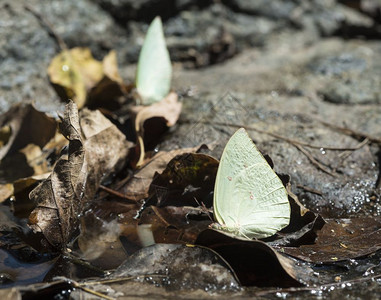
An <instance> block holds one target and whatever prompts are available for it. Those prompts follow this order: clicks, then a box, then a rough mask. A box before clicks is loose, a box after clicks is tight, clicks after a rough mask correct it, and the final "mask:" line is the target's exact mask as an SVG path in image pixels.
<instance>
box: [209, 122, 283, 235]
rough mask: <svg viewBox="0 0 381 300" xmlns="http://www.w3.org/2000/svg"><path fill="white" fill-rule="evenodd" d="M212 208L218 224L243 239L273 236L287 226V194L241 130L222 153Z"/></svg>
mask: <svg viewBox="0 0 381 300" xmlns="http://www.w3.org/2000/svg"><path fill="white" fill-rule="evenodd" d="M213 206H214V214H215V218H216V220H217V222H218V223H220V224H221V225H224V226H225V227H226V228H227V229H230V231H234V228H237V227H238V228H239V232H240V233H241V235H243V236H245V237H250V238H253V237H257V238H261V237H264V236H270V235H273V234H274V233H275V232H277V231H278V230H280V229H281V228H283V227H285V226H287V224H288V222H289V218H290V206H289V202H288V196H287V192H286V190H285V188H284V187H283V184H282V182H281V180H280V179H279V177H278V176H277V175H276V174H275V172H274V171H273V170H272V168H271V167H270V166H269V164H268V163H267V161H266V159H265V158H264V157H263V156H262V154H261V153H260V152H259V151H258V149H257V148H256V146H255V144H254V143H253V141H252V140H251V139H250V137H249V136H248V134H247V132H246V131H245V129H243V128H241V129H239V130H237V131H236V133H235V134H234V135H233V136H232V137H231V138H230V140H229V141H228V143H227V144H226V146H225V149H224V151H223V153H222V156H221V161H220V166H219V168H218V171H217V176H216V183H215V188H214V199H213Z"/></svg>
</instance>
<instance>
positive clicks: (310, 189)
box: [296, 184, 323, 196]
mask: <svg viewBox="0 0 381 300" xmlns="http://www.w3.org/2000/svg"><path fill="white" fill-rule="evenodd" d="M296 187H297V188H300V189H303V190H305V191H306V192H309V193H312V194H316V195H319V196H323V193H322V192H320V191H318V190H315V189H313V188H310V187H308V186H304V185H300V184H299V185H297V186H296Z"/></svg>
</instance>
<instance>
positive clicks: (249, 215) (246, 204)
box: [234, 162, 290, 239]
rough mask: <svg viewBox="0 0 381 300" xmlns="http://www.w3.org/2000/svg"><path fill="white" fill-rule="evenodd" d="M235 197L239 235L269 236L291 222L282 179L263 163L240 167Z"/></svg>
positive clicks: (235, 183) (250, 236)
mask: <svg viewBox="0 0 381 300" xmlns="http://www.w3.org/2000/svg"><path fill="white" fill-rule="evenodd" d="M234 190H235V192H234V194H235V197H237V199H239V200H238V201H237V205H236V207H235V210H236V212H235V215H236V216H237V218H238V220H239V226H240V230H239V232H240V233H241V235H243V236H245V237H248V238H250V239H252V238H265V237H268V236H272V235H273V234H275V233H276V232H278V231H279V230H281V229H282V228H284V227H286V226H287V225H288V224H289V222H290V204H289V201H288V195H287V191H286V189H285V188H284V186H283V183H282V181H281V180H280V179H279V177H278V176H277V175H276V174H275V172H274V171H273V170H272V168H271V167H270V166H269V165H268V164H267V162H266V163H260V164H253V165H251V166H250V167H248V168H246V169H244V170H242V171H241V172H240V173H239V175H238V176H237V178H236V180H235V182H234Z"/></svg>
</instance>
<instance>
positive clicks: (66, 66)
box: [62, 65, 70, 72]
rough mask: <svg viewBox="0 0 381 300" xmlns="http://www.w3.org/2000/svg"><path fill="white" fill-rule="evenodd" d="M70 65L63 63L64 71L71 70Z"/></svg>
mask: <svg viewBox="0 0 381 300" xmlns="http://www.w3.org/2000/svg"><path fill="white" fill-rule="evenodd" d="M69 69H70V68H69V66H68V65H63V66H62V71H64V72H67V71H69Z"/></svg>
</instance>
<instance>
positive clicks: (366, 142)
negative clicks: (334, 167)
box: [339, 138, 369, 161]
mask: <svg viewBox="0 0 381 300" xmlns="http://www.w3.org/2000/svg"><path fill="white" fill-rule="evenodd" d="M368 143H369V139H368V138H365V139H364V140H363V141H362V142H360V143H358V144H357V146H356V148H357V149H360V148H362V147H364V146H365V145H366V144H368ZM351 154H352V152H349V151H346V152H342V153H340V154H339V157H342V158H343V161H344V160H345V159H347V157H349V156H350V155H351Z"/></svg>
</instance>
